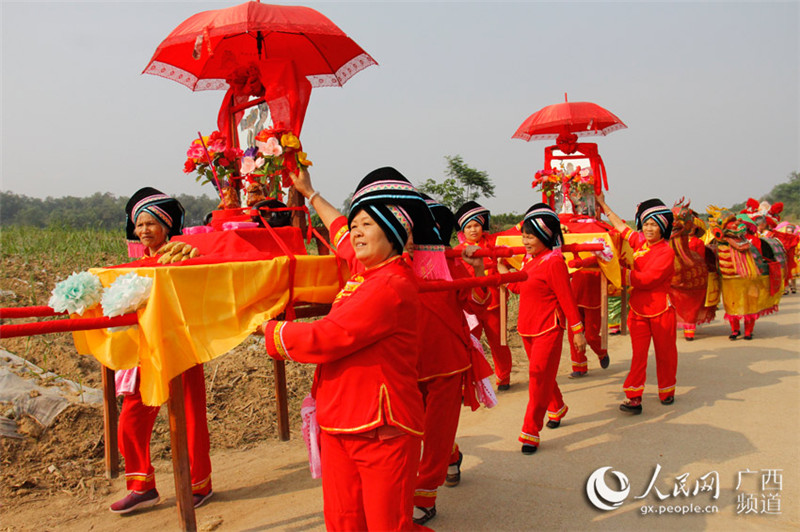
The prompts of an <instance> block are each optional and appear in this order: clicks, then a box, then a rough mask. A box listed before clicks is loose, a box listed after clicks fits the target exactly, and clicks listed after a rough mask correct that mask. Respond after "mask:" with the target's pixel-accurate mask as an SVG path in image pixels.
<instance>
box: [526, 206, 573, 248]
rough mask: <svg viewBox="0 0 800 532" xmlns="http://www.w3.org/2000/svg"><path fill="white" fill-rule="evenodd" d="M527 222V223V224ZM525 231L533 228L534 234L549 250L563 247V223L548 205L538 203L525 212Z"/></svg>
mask: <svg viewBox="0 0 800 532" xmlns="http://www.w3.org/2000/svg"><path fill="white" fill-rule="evenodd" d="M526 222H527V223H526ZM522 227H523V230H524V229H525V228H532V229H533V234H534V235H535V236H536V238H538V239H539V240H541V242H542V244H544V245H545V246H547V248H548V249H553V248H557V247H561V246H562V244H563V243H564V236H563V235H562V233H561V221H560V220H559V219H558V215H557V214H556V213H555V211H554V210H553V209H551V208H550V206H549V205H547V204H546V203H537V204H535V205H533V206H531V208H530V209H528V210H527V211H526V212H525V217H524V218H523V219H522Z"/></svg>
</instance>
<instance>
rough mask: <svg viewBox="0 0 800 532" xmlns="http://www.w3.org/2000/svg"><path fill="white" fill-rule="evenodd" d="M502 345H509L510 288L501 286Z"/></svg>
mask: <svg viewBox="0 0 800 532" xmlns="http://www.w3.org/2000/svg"><path fill="white" fill-rule="evenodd" d="M500 345H508V288H506V287H505V285H500Z"/></svg>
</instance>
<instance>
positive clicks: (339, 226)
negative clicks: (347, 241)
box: [331, 216, 350, 249]
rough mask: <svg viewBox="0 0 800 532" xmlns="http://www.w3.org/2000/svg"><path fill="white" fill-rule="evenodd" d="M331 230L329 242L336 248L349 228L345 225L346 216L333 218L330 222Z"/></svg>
mask: <svg viewBox="0 0 800 532" xmlns="http://www.w3.org/2000/svg"><path fill="white" fill-rule="evenodd" d="M331 230H332V232H333V234H332V235H331V236H332V238H331V244H333V246H334V247H335V248H337V249H338V248H339V246H340V245H341V243H342V240H343V239H344V238H346V237H347V235H348V233H349V232H350V229H349V228H348V227H347V218H345V217H344V216H341V217H339V218H337V219H336V220H334V221H333V223H332V224H331Z"/></svg>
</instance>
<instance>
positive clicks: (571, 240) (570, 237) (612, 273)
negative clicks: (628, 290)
mask: <svg viewBox="0 0 800 532" xmlns="http://www.w3.org/2000/svg"><path fill="white" fill-rule="evenodd" d="M596 238H602V239H603V240H605V241H606V242H607V243H608V245H609V246H610V247H611V249H612V250H614V257H613V258H612V259H611V260H610V261H608V262H603V261H602V260H599V259H598V261H597V263H598V265H599V266H600V270H601V271H602V272H603V275H605V276H606V278H607V279H608V280H609V281H610V282H611V284H613V285H614V286H616V287H617V288H620V287H621V286H622V275H621V273H620V262H619V253H618V250H617V249H616V248H615V247H614V240H613V239H612V238H611V236H610V235H609V234H608V233H566V234H565V235H564V243H565V244H580V243H584V242H589V241H590V240H594V239H596ZM495 244H496V245H498V246H510V247H518V246H521V245H522V235H502V236H498V237H497V240H496V242H495ZM566 255H567V257H566V258H567V263H568V264H569V261H570V260H571V259H572V253H567V254H566ZM592 255H593V253H592V252H590V251H584V252H581V253H578V256H579V257H581V258H587V257H590V256H592ZM522 259H523V256H522V255H516V256H514V257H511V258H510V259H508V262H509V264H511V265H512V266H514V268H516V269H517V270H519V269H520V268H521V267H522ZM574 271H575V269H574V268H569V272H570V273H572V272H574Z"/></svg>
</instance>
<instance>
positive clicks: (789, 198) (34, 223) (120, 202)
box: [0, 155, 800, 232]
mask: <svg viewBox="0 0 800 532" xmlns="http://www.w3.org/2000/svg"><path fill="white" fill-rule="evenodd" d="M446 159H447V162H448V168H447V170H446V175H447V178H446V179H445V180H444V181H443V182H441V183H437V182H436V181H434V180H433V179H428V180H427V181H425V182H424V183H423V184H422V185H421V186H420V187H419V189H420V190H422V191H423V192H427V193H428V194H430V195H431V196H433V197H434V198H436V199H437V200H438V201H441V202H442V203H443V204H445V205H448V206H449V207H450V208H451V209H453V211H455V210H456V209H457V208H458V207H459V206H460V205H461V204H462V203H463V202H465V201H467V200H479V198H480V196H485V197H492V196H494V184H493V183H492V182H491V179H490V178H489V176H488V174H487V173H486V172H484V171H480V170H475V169H473V168H470V167H469V166H467V165H466V164H464V161H463V159H462V158H461V156H459V155H456V156H453V157H446ZM175 198H177V199H178V201H180V202H181V204H182V205H183V207H184V209H185V210H186V219H185V225H186V226H192V225H202V223H203V220H204V218H205V217H206V215H207V214H208V213H209V212H211V211H212V210H214V209H215V208H216V206H217V203H218V200H217V199H215V198H211V197H208V196H191V195H188V194H178V195H176V196H175ZM758 199H759V201H761V200H766V201H768V202H770V203H775V202H778V201H782V202H783V203H784V209H783V213H782V215H781V217H782V218H783V219H785V220H791V221H797V220H798V219H800V172H792V173H791V174H789V176H788V180H787V181H786V182H785V183H780V184H778V185H776V186H775V187H773V188H772V190H771V191H770V192H769V193H768V194H766V195H764V196H762V197H760V198H758ZM127 202H128V198H127V197H121V196H115V195H113V194H111V193H108V192H107V193H99V192H98V193H95V194H93V195H91V196H89V197H85V198H78V197H74V196H67V197H62V198H52V197H48V198H46V199H40V198H31V197H28V196H24V195H19V194H14V193H12V192H0V226H11V225H15V226H27V227H71V228H74V229H105V230H120V231H122V230H124V229H125V204H126V203H127ZM346 203H347V202H346ZM346 207H347V205H345V210H346ZM743 208H744V202H742V203H737V204H735V205H733V206H732V207H731V210H733V211H737V212H738V211H740V210H742V209H743ZM520 217H521V215H520V214H517V213H498V214H495V213H492V216H491V223H492V227H491V231H492V232H496V231H502V230H504V229H508V228H509V227H511V226H513V225H514V224H516V223H517V222H518V221H519V219H520Z"/></svg>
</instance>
